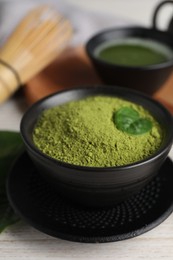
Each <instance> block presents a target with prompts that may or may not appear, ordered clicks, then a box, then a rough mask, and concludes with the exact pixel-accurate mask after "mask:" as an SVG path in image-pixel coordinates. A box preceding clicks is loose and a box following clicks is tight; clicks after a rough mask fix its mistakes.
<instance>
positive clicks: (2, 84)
mask: <svg viewBox="0 0 173 260" xmlns="http://www.w3.org/2000/svg"><path fill="white" fill-rule="evenodd" d="M19 86H20V81H19V78H18V76H17V74H16V73H15V71H14V70H13V68H10V66H8V64H7V65H4V64H3V63H1V61H0V103H1V102H3V101H5V100H6V99H7V98H8V97H9V96H11V94H13V93H14V92H15V91H16V89H17V88H19Z"/></svg>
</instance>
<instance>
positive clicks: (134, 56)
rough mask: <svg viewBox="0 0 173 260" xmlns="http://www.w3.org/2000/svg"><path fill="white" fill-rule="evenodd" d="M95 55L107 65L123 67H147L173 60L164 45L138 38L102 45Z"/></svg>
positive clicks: (169, 50)
mask: <svg viewBox="0 0 173 260" xmlns="http://www.w3.org/2000/svg"><path fill="white" fill-rule="evenodd" d="M95 55H96V56H97V57H99V58H101V59H102V60H104V61H107V62H109V63H113V64H118V65H125V66H147V65H153V64H159V63H163V62H166V61H168V60H169V59H171V58H173V52H172V51H171V49H170V48H168V47H167V46H166V45H163V44H160V43H158V42H155V41H151V40H145V39H138V38H128V39H124V40H115V41H111V42H107V43H103V44H101V45H100V46H99V47H98V48H96V50H95Z"/></svg>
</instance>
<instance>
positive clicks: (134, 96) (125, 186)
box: [21, 86, 173, 207]
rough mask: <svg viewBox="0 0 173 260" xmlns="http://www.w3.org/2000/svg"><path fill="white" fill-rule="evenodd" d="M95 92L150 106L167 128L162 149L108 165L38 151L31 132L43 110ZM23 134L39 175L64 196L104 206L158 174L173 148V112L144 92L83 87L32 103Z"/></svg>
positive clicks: (147, 107) (79, 201)
mask: <svg viewBox="0 0 173 260" xmlns="http://www.w3.org/2000/svg"><path fill="white" fill-rule="evenodd" d="M92 95H108V96H116V97H120V98H123V99H127V100H129V101H132V102H135V103H137V104H140V105H142V106H143V107H145V108H146V109H148V110H149V111H150V113H151V114H152V115H153V116H154V117H155V118H156V119H157V120H158V121H159V122H160V124H161V125H162V126H163V129H164V131H165V136H164V140H163V143H162V145H161V147H160V149H159V150H158V151H157V152H156V153H155V154H153V156H150V157H149V158H147V159H145V160H143V161H138V162H136V163H133V164H130V165H126V166H119V167H105V168H104V167H102V168H101V167H84V166H77V165H72V164H68V163H64V162H61V161H58V160H56V159H52V158H51V157H49V156H47V155H46V154H43V153H42V152H41V151H39V150H38V149H37V147H36V146H35V145H34V143H33V139H32V133H33V128H34V126H35V123H36V121H37V119H38V117H39V115H40V113H41V112H42V111H43V110H45V109H48V108H50V107H53V106H57V105H60V104H63V103H66V102H70V101H72V100H78V99H81V98H85V97H88V96H92ZM21 135H22V137H23V141H24V143H25V146H26V150H27V152H28V154H29V156H30V157H31V159H32V161H33V162H34V164H35V165H36V167H37V168H38V171H39V172H40V174H41V175H42V176H43V177H44V178H45V179H46V180H47V181H48V182H49V183H50V184H51V185H52V187H54V188H55V189H58V191H59V192H60V194H61V195H62V196H63V197H65V198H67V199H69V200H72V201H74V202H76V203H80V204H82V205H85V206H94V207H96V206H98V207H101V206H104V207H105V206H110V205H114V204H115V203H118V202H120V201H122V200H124V199H126V198H127V197H129V196H130V195H131V194H134V193H136V192H138V191H139V190H140V189H141V188H142V187H143V186H144V185H146V183H148V182H149V181H150V180H151V179H152V178H153V177H154V176H155V175H156V174H157V171H158V169H159V168H160V166H161V165H162V163H163V162H164V160H165V158H166V157H167V155H168V153H169V151H170V149H171V145H172V141H173V124H172V117H171V115H170V114H169V112H168V111H167V110H166V109H165V108H164V107H163V106H162V105H160V104H159V103H158V102H156V101H154V100H152V99H151V98H149V97H147V96H145V95H143V94H141V93H138V92H136V91H132V90H130V89H123V88H121V87H116V86H113V87H111V86H104V87H103V86H102V87H101V86H98V87H82V88H77V89H71V90H67V91H62V92H58V93H55V94H53V95H51V96H48V97H46V98H44V99H42V100H41V101H39V102H37V103H35V104H34V105H33V106H31V107H30V108H29V110H28V111H27V112H26V113H25V114H24V116H23V118H22V121H21Z"/></svg>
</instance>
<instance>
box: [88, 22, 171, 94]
mask: <svg viewBox="0 0 173 260" xmlns="http://www.w3.org/2000/svg"><path fill="white" fill-rule="evenodd" d="M128 38H140V39H144V40H150V41H151V40H153V41H155V42H158V43H159V44H164V45H165V46H168V47H169V48H170V49H171V51H173V37H172V35H171V34H170V33H168V32H163V31H159V30H157V29H152V28H151V29H149V28H144V27H123V28H113V29H107V30H105V31H102V32H100V33H98V34H96V35H94V36H93V37H92V38H90V39H89V41H88V42H87V44H86V52H87V54H88V56H89V58H90V59H91V62H92V63H93V65H94V67H95V69H96V71H97V72H98V75H99V76H100V78H101V79H102V80H103V82H104V83H105V84H109V85H118V86H122V87H127V88H132V89H136V90H139V91H142V92H145V93H147V94H149V95H151V94H153V93H155V92H156V91H157V90H158V89H159V88H160V87H161V86H162V85H163V83H164V82H165V81H166V80H167V79H168V77H169V75H170V74H171V72H172V70H173V58H171V59H170V60H168V61H166V62H163V63H160V64H154V65H148V66H134V67H132V66H125V65H118V64H111V63H109V62H106V61H104V60H102V59H101V58H99V57H98V56H97V55H96V54H95V51H96V48H98V46H100V45H101V44H103V43H107V42H110V41H114V40H120V39H121V40H123V39H128Z"/></svg>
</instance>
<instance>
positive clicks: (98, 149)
mask: <svg viewBox="0 0 173 260" xmlns="http://www.w3.org/2000/svg"><path fill="white" fill-rule="evenodd" d="M122 107H129V108H131V109H134V110H136V111H137V112H138V113H139V115H140V117H142V118H147V119H149V120H150V121H151V123H152V128H151V129H150V131H148V132H147V133H144V134H140V135H132V134H129V133H126V132H124V131H121V130H120V129H118V128H117V127H116V124H115V122H114V120H113V115H114V113H116V111H118V110H119V109H121V108H122ZM162 139H163V131H162V128H161V126H160V125H159V123H158V122H157V121H156V120H155V119H154V118H153V117H152V115H151V114H150V113H149V112H148V111H146V110H145V109H144V108H143V107H141V106H139V105H137V104H134V103H131V102H129V101H126V100H123V99H120V98H115V97H108V96H94V97H88V98H85V99H81V100H77V101H72V102H69V103H66V104H63V105H60V106H57V107H53V108H50V109H48V110H45V111H43V113H42V114H41V116H40V118H39V120H38V122H37V124H36V126H35V129H34V132H33V140H34V143H35V145H36V146H37V147H38V149H40V150H41V151H42V152H43V153H45V154H47V155H49V156H50V157H53V158H55V159H58V160H60V161H63V162H67V163H71V164H74V165H80V166H94V167H112V166H121V165H126V164H130V163H133V162H136V161H139V160H142V159H145V158H147V157H148V156H150V155H152V154H153V153H154V152H155V151H156V150H157V149H158V148H159V147H160V145H161V143H162Z"/></svg>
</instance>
